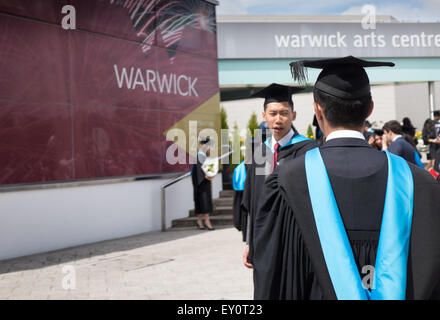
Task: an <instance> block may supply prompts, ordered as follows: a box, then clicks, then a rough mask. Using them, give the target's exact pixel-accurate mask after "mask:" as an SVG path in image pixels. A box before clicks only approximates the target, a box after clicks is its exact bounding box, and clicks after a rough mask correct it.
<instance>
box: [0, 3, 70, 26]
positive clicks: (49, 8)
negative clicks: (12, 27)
mask: <svg viewBox="0 0 440 320" xmlns="http://www.w3.org/2000/svg"><path fill="white" fill-rule="evenodd" d="M69 2H70V1H69V0H43V1H37V0H31V1H30V0H1V1H0V12H6V13H10V14H14V15H17V16H22V17H26V18H32V19H36V20H42V21H46V22H51V23H57V24H61V20H62V18H63V16H64V15H63V14H62V13H61V9H62V8H63V6H64V5H67V4H68V3H69ZM2 19H3V17H2Z"/></svg>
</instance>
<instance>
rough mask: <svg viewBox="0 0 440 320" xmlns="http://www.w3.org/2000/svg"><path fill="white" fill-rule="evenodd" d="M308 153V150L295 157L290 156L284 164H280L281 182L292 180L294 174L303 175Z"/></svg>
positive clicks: (279, 174)
mask: <svg viewBox="0 0 440 320" xmlns="http://www.w3.org/2000/svg"><path fill="white" fill-rule="evenodd" d="M306 153H307V152H305V153H304V154H301V155H299V156H297V157H295V158H293V157H292V158H288V159H286V160H285V161H284V162H283V164H282V165H280V166H279V169H278V181H279V183H280V184H284V183H287V182H291V180H292V178H291V177H292V175H293V176H295V177H297V176H298V175H301V173H305V171H304V168H305V155H306Z"/></svg>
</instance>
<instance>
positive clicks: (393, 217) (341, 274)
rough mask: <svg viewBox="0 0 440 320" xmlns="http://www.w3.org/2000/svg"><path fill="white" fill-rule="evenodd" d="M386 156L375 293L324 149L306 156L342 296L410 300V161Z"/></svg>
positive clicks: (322, 235)
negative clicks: (364, 276) (365, 281)
mask: <svg viewBox="0 0 440 320" xmlns="http://www.w3.org/2000/svg"><path fill="white" fill-rule="evenodd" d="M386 155H387V158H388V182H387V190H386V196H385V207H384V213H383V218H382V226H381V232H380V236H379V247H378V252H377V257H376V266H375V273H374V286H373V290H372V291H371V292H370V291H368V290H367V289H365V288H364V287H363V285H362V280H361V277H360V274H359V271H358V269H357V266H356V262H355V259H354V255H353V251H352V248H351V246H350V242H349V240H348V236H347V233H346V230H345V227H344V224H343V222H342V218H341V215H340V212H339V209H338V206H337V203H336V200H335V196H334V193H333V190H332V188H331V184H330V180H329V178H328V174H327V170H326V169H325V165H324V161H323V160H322V157H321V154H320V152H319V149H318V148H315V149H312V150H310V151H308V152H307V153H306V156H305V168H306V176H307V185H308V189H309V194H310V200H311V203H312V209H313V215H314V218H315V223H316V228H317V231H318V236H319V240H320V243H321V248H322V251H323V254H324V259H325V262H326V265H327V270H328V272H329V275H330V279H331V281H332V284H333V288H334V290H335V293H336V297H337V298H338V299H339V300H367V299H374V300H379V299H405V293H406V267H407V261H408V248H409V239H410V233H411V221H412V210H413V194H414V183H413V178H412V174H411V171H410V169H409V166H408V164H407V163H406V161H405V160H404V159H402V158H400V157H398V156H395V155H392V154H390V153H389V152H386Z"/></svg>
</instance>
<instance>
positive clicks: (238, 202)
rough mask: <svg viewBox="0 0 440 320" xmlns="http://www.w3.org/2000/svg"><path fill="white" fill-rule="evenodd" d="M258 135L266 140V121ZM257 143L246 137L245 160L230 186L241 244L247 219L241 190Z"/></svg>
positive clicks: (244, 238)
mask: <svg viewBox="0 0 440 320" xmlns="http://www.w3.org/2000/svg"><path fill="white" fill-rule="evenodd" d="M258 130H260V131H259V134H261V139H260V143H261V141H265V140H266V130H268V127H267V123H266V121H263V122H261V123H260V124H259V126H258ZM257 142H258V139H254V138H253V137H248V139H246V154H245V159H244V161H243V162H242V163H240V165H239V166H237V167H236V168H235V169H234V174H233V177H232V185H233V188H234V190H235V193H234V203H233V212H234V226H235V228H236V229H237V230H238V231H241V233H242V236H243V242H246V235H247V233H246V232H247V217H248V213H247V211H246V210H244V208H243V205H242V202H243V190H244V184H245V181H246V174H247V170H248V168H249V165H248V164H250V163H251V162H252V159H251V157H252V153H253V152H254V147H255V144H256V143H257Z"/></svg>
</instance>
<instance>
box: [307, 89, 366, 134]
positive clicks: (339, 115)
mask: <svg viewBox="0 0 440 320" xmlns="http://www.w3.org/2000/svg"><path fill="white" fill-rule="evenodd" d="M313 99H314V100H315V102H317V103H318V104H319V105H320V106H321V107H322V108H323V110H324V115H325V118H326V119H327V121H328V123H329V124H330V125H331V126H333V127H338V126H342V127H347V128H356V127H362V126H363V124H364V121H365V119H366V118H367V116H368V112H369V111H370V106H371V94H368V95H366V96H363V97H360V98H356V99H342V98H338V97H335V96H332V95H330V94H328V93H325V92H323V91H321V90H319V89H316V88H315V89H314V90H313Z"/></svg>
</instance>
